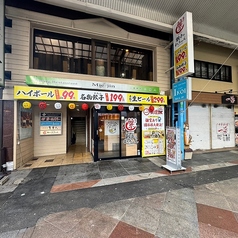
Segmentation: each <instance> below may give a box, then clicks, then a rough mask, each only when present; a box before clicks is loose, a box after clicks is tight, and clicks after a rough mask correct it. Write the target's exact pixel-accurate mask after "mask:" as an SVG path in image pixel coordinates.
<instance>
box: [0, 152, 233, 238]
mask: <svg viewBox="0 0 238 238" xmlns="http://www.w3.org/2000/svg"><path fill="white" fill-rule="evenodd" d="M155 164H157V166H155ZM161 164H164V160H163V158H152V159H150V160H138V159H134V160H128V161H127V160H124V161H103V162H100V163H97V164H95V163H94V164H92V165H82V166H80V165H70V166H61V167H60V168H59V169H58V171H57V172H56V175H55V178H54V181H53V182H52V186H49V194H48V196H49V197H48V198H47V199H48V200H47V201H48V202H50V197H52V196H53V197H54V196H58V197H57V199H62V200H63V199H64V198H65V199H67V200H68V202H67V203H66V204H67V205H66V207H67V206H68V209H66V208H63V209H62V210H61V211H58V212H51V211H49V212H48V213H47V212H46V213H45V215H44V216H41V217H40V218H39V219H36V223H35V225H32V223H30V222H29V224H30V227H27V226H25V227H22V228H21V229H15V230H14V229H9V230H8V229H7V228H6V227H4V226H2V228H4V229H3V230H4V232H2V233H0V237H1V238H4V237H14V238H15V237H18V238H19V237H24V238H27V237H31V238H38V237H39V238H41V237H46V238H47V237H49V238H51V237H52V238H53V237H57V238H60V237H82V238H87V237H88V238H100V237H105V238H107V237H109V238H131V237H132V238H134V237H138V238H139V237H140V238H147V237H148V238H150V237H154V238H156V237H160V238H163V237H166V238H167V237H168V238H170V237H176V238H177V237H178V238H179V237H181V238H182V237H183V238H184V237H189V238H190V237H192V238H193V237H195V238H196V237H201V238H203V237H204V238H210V237H214V238H220V237H221V238H224V237H229V238H230V237H231V238H232V237H236V238H237V237H238V200H237V197H238V166H237V164H238V156H237V151H227V152H217V153H206V154H205V153H203V154H195V155H194V156H193V159H192V160H189V161H184V162H183V166H184V167H186V171H180V172H176V173H172V175H171V174H170V173H169V172H168V171H166V170H162V169H161ZM126 168H128V169H126ZM123 169H124V170H123ZM51 171H53V170H51ZM79 171H80V172H79ZM142 171H143V172H142ZM17 172H18V173H19V174H18V177H17V176H16V177H15V180H14V181H15V184H14V183H13V182H12V181H13V180H11V179H10V180H9V184H6V185H3V186H2V187H4V186H5V187H7V186H8V187H9V189H8V190H7V189H6V188H5V192H6V191H8V192H9V191H14V190H15V192H16V194H17V191H18V190H17V189H16V186H17V184H18V183H19V182H21V181H22V177H24V180H23V181H22V182H21V184H24V181H27V179H29V177H30V175H31V171H27V170H24V171H17ZM77 172H79V173H77ZM20 173H21V174H20ZM123 173H127V174H124V175H123V176H120V174H123ZM38 176H39V177H40V175H39V174H38ZM190 181H191V182H190ZM11 184H12V185H11ZM156 184H158V186H156ZM151 187H152V188H151ZM162 187H164V188H162ZM42 189H43V188H42ZM3 190H4V189H3ZM3 190H2V191H3ZM128 190H129V191H128ZM22 191H24V190H20V193H19V194H20V195H19V196H21V197H22V198H24V196H25V195H24V194H23V193H22ZM73 192H74V193H73ZM94 192H95V193H94ZM46 193H47V192H46ZM69 193H73V195H72V196H69V195H68V194H69ZM91 193H93V195H94V198H93V199H94V200H97V199H99V200H101V201H100V202H97V201H93V205H89V204H90V203H89V200H90V194H91ZM2 194H3V195H4V193H2ZM95 194H98V196H97V195H95ZM38 196H39V195H38ZM110 196H111V198H110ZM15 197H16V195H15ZM13 198H14V193H13V195H12V199H13ZM69 198H73V199H76V200H78V201H83V200H86V201H84V202H85V204H88V205H85V206H84V205H82V206H80V205H75V206H73V205H72V204H71V203H72V202H73V200H70V199H69ZM37 199H38V197H37ZM91 199H92V198H91ZM53 201H54V202H55V201H58V200H53ZM28 202H29V200H28ZM62 203H63V201H62ZM0 204H1V203H0ZM70 204H71V205H70ZM7 205H9V204H8V203H7V202H6V203H5V204H3V205H2V204H1V208H2V209H1V212H2V215H4V206H5V207H6V206H7ZM33 205H34V204H33V203H32V207H31V204H29V207H31V208H32V210H29V212H34V210H33V208H34V206H33ZM54 205H55V204H54ZM42 206H43V204H42ZM42 208H43V207H42ZM9 209H10V207H9ZM16 212H17V211H16ZM1 217H3V216H1ZM1 219H3V218H0V221H1ZM1 224H4V222H3V223H2V222H1V223H0V231H1Z"/></svg>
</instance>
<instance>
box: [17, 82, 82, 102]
mask: <svg viewBox="0 0 238 238" xmlns="http://www.w3.org/2000/svg"><path fill="white" fill-rule="evenodd" d="M14 99H31V100H61V101H78V90H72V89H58V88H36V87H27V86H15V87H14Z"/></svg>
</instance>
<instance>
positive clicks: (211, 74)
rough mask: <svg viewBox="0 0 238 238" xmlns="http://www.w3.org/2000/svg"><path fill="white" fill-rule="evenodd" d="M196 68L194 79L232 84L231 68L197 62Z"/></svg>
mask: <svg viewBox="0 0 238 238" xmlns="http://www.w3.org/2000/svg"><path fill="white" fill-rule="evenodd" d="M194 68H195V73H194V74H193V75H192V76H193V77H196V78H203V79H212V80H218V81H225V82H232V77H231V66H227V65H221V64H214V63H210V62H204V61H199V60H195V61H194Z"/></svg>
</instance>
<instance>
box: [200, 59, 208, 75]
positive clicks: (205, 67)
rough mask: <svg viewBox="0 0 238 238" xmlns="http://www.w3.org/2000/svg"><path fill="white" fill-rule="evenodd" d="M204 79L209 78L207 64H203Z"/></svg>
mask: <svg viewBox="0 0 238 238" xmlns="http://www.w3.org/2000/svg"><path fill="white" fill-rule="evenodd" d="M201 66H202V78H207V64H206V63H204V62H202V64H201Z"/></svg>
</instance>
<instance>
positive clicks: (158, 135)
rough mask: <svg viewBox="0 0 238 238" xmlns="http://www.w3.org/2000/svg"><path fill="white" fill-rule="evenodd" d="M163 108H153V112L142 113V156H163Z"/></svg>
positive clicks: (145, 111) (146, 110)
mask: <svg viewBox="0 0 238 238" xmlns="http://www.w3.org/2000/svg"><path fill="white" fill-rule="evenodd" d="M164 130H165V125H164V107H163V106H155V107H154V111H153V112H150V111H149V110H148V109H145V110H144V111H143V112H142V156H143V157H146V156H157V155H164V154H165V136H164V134H165V131H164Z"/></svg>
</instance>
